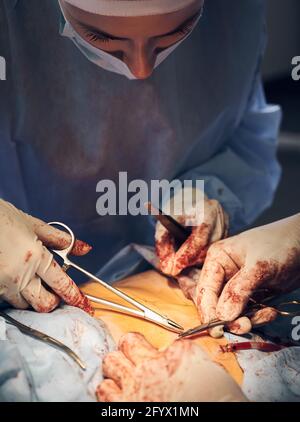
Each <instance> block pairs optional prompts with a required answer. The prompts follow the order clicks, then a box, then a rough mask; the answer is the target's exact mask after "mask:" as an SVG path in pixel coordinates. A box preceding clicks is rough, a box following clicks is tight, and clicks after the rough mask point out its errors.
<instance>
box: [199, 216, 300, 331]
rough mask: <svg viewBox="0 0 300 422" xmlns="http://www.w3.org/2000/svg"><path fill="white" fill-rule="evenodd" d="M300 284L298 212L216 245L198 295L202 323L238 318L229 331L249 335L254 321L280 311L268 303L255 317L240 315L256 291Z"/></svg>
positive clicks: (271, 317)
mask: <svg viewBox="0 0 300 422" xmlns="http://www.w3.org/2000/svg"><path fill="white" fill-rule="evenodd" d="M299 286H300V214H297V215H294V216H292V217H289V218H286V219H284V220H280V221H277V222H275V223H272V224H268V225H266V226H262V227H257V228H255V229H252V230H248V231H246V232H244V233H241V234H239V235H237V236H234V237H231V238H228V239H225V240H222V241H220V242H217V243H215V244H214V245H212V246H211V247H210V248H209V250H208V253H207V257H206V260H205V263H204V266H203V269H202V271H201V275H200V281H199V282H198V284H197V287H196V292H195V296H196V303H197V307H198V310H199V312H200V315H201V317H202V320H203V322H208V321H210V320H213V319H214V318H215V317H217V318H219V319H221V320H225V321H233V322H232V323H231V324H230V325H229V329H230V331H232V332H234V333H236V334H244V333H246V332H248V331H250V330H251V327H252V325H262V324H265V323H267V322H271V321H273V320H274V319H275V318H276V316H277V313H276V311H275V310H274V309H272V308H270V307H267V308H264V309H261V310H259V311H257V312H256V313H254V314H253V315H252V317H251V318H250V319H249V318H247V317H240V318H238V317H239V316H240V315H241V313H242V312H243V310H244V309H245V307H246V305H247V304H248V302H249V299H250V298H251V297H252V296H253V295H255V293H256V294H257V293H258V292H259V291H260V290H261V291H263V290H264V289H268V290H270V291H271V292H274V293H275V294H276V293H278V294H280V293H283V292H285V291H290V290H293V289H295V288H297V287H299ZM269 295H270V293H269V294H268V296H269ZM237 318H238V319H237ZM236 319H237V320H236Z"/></svg>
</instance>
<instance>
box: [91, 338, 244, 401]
mask: <svg viewBox="0 0 300 422" xmlns="http://www.w3.org/2000/svg"><path fill="white" fill-rule="evenodd" d="M103 375H104V376H105V377H106V378H108V379H106V380H104V381H103V383H102V384H101V385H100V387H99V388H98V391H97V395H98V398H99V400H100V401H104V402H116V401H121V402H178V401H182V402H197V401H247V400H246V399H245V397H244V395H243V393H242V392H241V390H240V388H239V387H238V385H237V384H236V383H235V382H234V380H233V379H232V378H231V377H230V376H229V375H228V374H227V373H226V372H225V370H224V369H222V368H221V367H220V366H218V365H217V364H215V363H213V362H212V361H211V360H210V359H209V357H208V356H207V355H206V353H205V352H204V351H203V350H202V349H201V347H200V346H198V345H196V344H194V343H193V342H192V341H189V340H179V341H176V342H175V343H173V344H172V345H171V346H170V347H168V348H167V349H166V350H165V351H163V352H159V351H158V350H157V349H155V348H154V347H153V346H151V345H150V344H149V343H148V342H147V341H146V339H145V338H144V337H143V336H142V335H141V334H136V333H130V334H127V335H125V336H124V337H123V338H122V339H121V340H120V343H119V349H118V351H115V352H112V353H109V354H108V355H107V356H106V357H105V359H104V361H103Z"/></svg>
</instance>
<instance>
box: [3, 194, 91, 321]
mask: <svg viewBox="0 0 300 422" xmlns="http://www.w3.org/2000/svg"><path fill="white" fill-rule="evenodd" d="M70 241H71V239H70V236H69V235H68V234H67V233H64V232H62V231H60V230H57V229H56V228H54V227H50V226H49V225H47V224H46V223H44V222H43V221H41V220H38V219H36V218H34V217H31V216H29V215H27V214H25V213H23V212H22V211H20V210H18V209H17V208H15V207H14V206H13V205H11V204H10V203H8V202H5V201H3V200H1V199H0V299H2V300H5V301H6V302H8V303H10V304H11V305H13V306H14V307H16V308H19V309H26V308H27V307H28V306H29V305H31V306H32V307H33V308H34V309H35V310H36V311H38V312H50V311H51V310H53V309H54V308H55V307H56V306H57V305H58V304H59V302H60V299H63V300H64V301H65V302H66V303H67V304H69V305H73V306H77V307H79V308H81V309H83V310H86V311H87V312H89V313H90V312H91V306H90V304H89V301H88V299H87V298H86V297H85V296H84V295H83V293H81V291H80V290H79V289H78V287H77V286H76V284H75V283H74V282H73V281H72V280H71V279H70V278H69V277H68V276H67V274H66V273H65V272H64V271H63V270H62V269H61V268H60V266H59V265H58V264H57V263H56V261H55V260H54V259H53V256H52V254H51V253H50V252H49V251H48V249H46V246H47V247H50V248H55V249H64V248H66V247H67V246H68V244H70ZM90 249H91V247H90V246H89V245H87V244H86V243H84V242H81V241H78V240H77V241H76V243H75V245H74V248H73V251H72V253H73V254H74V255H85V254H86V253H88V252H89V251H90Z"/></svg>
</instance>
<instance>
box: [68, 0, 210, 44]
mask: <svg viewBox="0 0 300 422" xmlns="http://www.w3.org/2000/svg"><path fill="white" fill-rule="evenodd" d="M174 1H175V0H174ZM203 3H204V0H195V1H194V2H193V3H192V4H190V5H189V6H187V7H186V8H184V9H181V10H179V11H177V12H173V13H167V14H162V15H153V16H138V17H116V16H102V15H96V14H92V13H88V12H85V11H84V10H81V9H78V8H77V7H74V6H72V5H71V4H69V3H67V2H65V1H63V3H62V4H63V7H64V10H65V12H66V13H67V15H68V16H67V17H68V18H70V17H71V18H73V19H75V20H77V21H79V22H80V23H82V24H86V25H88V26H92V27H95V28H99V29H101V30H102V31H104V32H107V33H112V34H113V35H115V36H119V37H125V38H126V37H129V36H132V37H134V36H140V35H141V34H143V35H144V36H152V37H153V36H159V35H161V34H163V33H168V32H171V31H172V30H174V29H176V28H177V27H178V26H180V25H181V24H182V23H183V22H185V21H186V20H187V19H188V18H190V17H191V16H193V15H195V14H196V13H197V12H198V11H199V10H200V8H201V7H202V6H203Z"/></svg>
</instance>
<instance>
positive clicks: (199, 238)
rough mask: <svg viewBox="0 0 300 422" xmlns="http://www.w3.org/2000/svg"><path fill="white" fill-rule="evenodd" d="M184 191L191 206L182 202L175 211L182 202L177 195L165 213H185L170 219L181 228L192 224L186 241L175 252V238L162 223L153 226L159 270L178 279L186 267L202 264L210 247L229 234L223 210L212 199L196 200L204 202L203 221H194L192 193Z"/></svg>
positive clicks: (202, 197)
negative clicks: (173, 219) (189, 198)
mask: <svg viewBox="0 0 300 422" xmlns="http://www.w3.org/2000/svg"><path fill="white" fill-rule="evenodd" d="M186 189H189V190H190V191H191V193H190V197H191V198H193V200H192V201H190V204H188V201H186V200H185V203H184V207H183V206H182V204H180V207H179V208H178V201H180V203H181V202H182V200H183V195H182V193H181V191H180V192H178V193H177V194H176V195H175V196H174V197H172V198H171V200H170V201H169V202H168V203H167V204H166V209H167V210H172V209H183V210H184V214H183V215H180V216H174V215H173V217H174V218H175V220H177V221H178V222H179V223H181V224H182V225H184V226H189V225H190V224H191V223H192V224H193V227H191V235H190V236H189V237H188V239H187V240H186V241H185V242H184V243H183V244H182V245H181V246H180V248H179V249H178V250H177V251H176V242H175V239H174V237H173V236H172V235H171V234H170V232H169V231H168V230H167V229H166V228H165V227H164V226H162V224H161V223H159V222H158V223H157V225H156V232H155V241H156V252H157V255H158V257H159V259H160V269H161V271H163V272H164V273H165V274H167V275H171V276H176V275H178V274H179V273H180V272H181V271H182V270H183V269H185V268H187V267H191V266H193V265H196V264H202V263H203V262H204V259H205V256H206V252H207V249H208V247H209V246H210V244H211V243H213V242H216V241H218V240H220V239H223V238H224V237H226V236H227V231H228V216H227V214H226V213H225V211H224V210H223V208H222V206H221V205H220V204H219V202H218V201H216V200H214V199H211V200H210V199H207V197H206V196H205V195H204V194H203V193H201V195H200V199H199V200H203V204H204V210H203V211H204V218H203V221H201V222H199V221H197V220H198V219H197V216H196V215H195V213H196V210H197V208H196V203H195V201H194V199H195V198H196V195H195V194H194V193H193V192H192V191H194V192H195V190H194V189H190V188H185V192H186ZM198 192H199V191H198ZM186 197H187V196H186ZM164 208H165V207H164ZM166 213H168V212H166ZM171 215H172V214H171ZM195 221H197V223H198V224H197V225H194V222H195Z"/></svg>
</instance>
